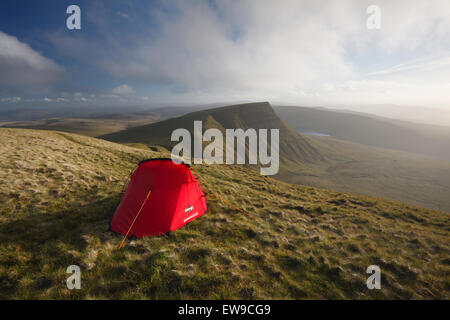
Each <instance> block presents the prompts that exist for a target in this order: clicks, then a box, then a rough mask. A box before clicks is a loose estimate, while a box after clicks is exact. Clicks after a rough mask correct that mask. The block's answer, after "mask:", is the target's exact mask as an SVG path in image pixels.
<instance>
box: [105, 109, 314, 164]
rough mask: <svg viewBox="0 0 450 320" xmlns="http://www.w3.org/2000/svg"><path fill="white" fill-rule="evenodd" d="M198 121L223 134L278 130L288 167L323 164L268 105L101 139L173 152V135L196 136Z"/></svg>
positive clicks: (192, 116) (203, 114)
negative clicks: (182, 131) (184, 132)
mask: <svg viewBox="0 0 450 320" xmlns="http://www.w3.org/2000/svg"><path fill="white" fill-rule="evenodd" d="M195 120H201V121H203V130H207V129H209V128H217V129H219V130H221V131H222V133H223V134H224V132H225V129H228V128H233V129H235V128H241V129H244V130H247V129H248V128H253V129H256V130H257V129H279V130H280V137H282V139H281V138H280V146H279V147H280V159H282V162H284V163H285V165H288V164H290V163H291V162H296V163H297V164H303V163H305V162H314V161H320V160H323V157H322V156H321V155H320V153H319V152H318V151H317V150H316V149H315V148H314V147H313V146H312V145H311V144H310V143H309V142H308V141H307V140H305V139H304V138H303V137H302V136H301V135H300V134H298V133H297V132H295V130H293V129H292V128H290V127H289V126H288V125H286V124H285V123H284V121H282V120H281V119H280V118H279V117H278V116H277V114H276V113H275V112H274V111H273V109H272V107H271V106H270V104H269V103H268V102H260V103H248V104H239V105H233V106H226V107H219V108H214V109H207V110H201V111H197V112H192V113H189V114H186V115H183V116H180V117H176V118H171V119H168V120H165V121H160V122H157V123H152V124H149V125H144V126H139V127H133V128H129V129H126V130H123V131H120V132H116V133H111V134H108V135H104V136H101V137H100V138H103V139H106V140H109V141H114V142H119V143H131V142H140V143H145V144H148V145H160V146H163V147H166V148H168V149H171V148H172V147H173V146H174V145H176V144H177V143H178V142H172V141H170V136H171V134H172V132H173V131H174V130H175V129H178V128H185V129H187V130H189V131H190V132H191V135H192V136H193V127H194V121H195ZM224 136H225V134H224Z"/></svg>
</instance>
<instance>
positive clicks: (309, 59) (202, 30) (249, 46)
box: [0, 0, 450, 110]
mask: <svg viewBox="0 0 450 320" xmlns="http://www.w3.org/2000/svg"><path fill="white" fill-rule="evenodd" d="M72 4H76V5H78V6H79V7H80V9H81V30H69V29H68V28H67V26H66V19H67V18H68V17H69V14H67V13H66V9H67V7H68V6H69V5H72ZM370 5H376V6H377V7H378V8H379V9H380V28H379V29H369V28H368V27H367V20H368V18H369V17H371V14H372V13H373V11H370V12H369V13H368V12H367V9H368V7H369V6H370ZM449 17H450V2H449V1H448V0H433V1H429V0H396V1H389V0H384V1H382V0H349V1H346V0H335V1H332V0H329V1H321V0H311V1H309V0H295V1H291V0H280V1H264V0H257V1H256V0H223V1H222V0H171V1H148V0H129V1H115V0H108V1H95V0H90V1H80V0H71V1H65V0H58V1H52V0H48V1H44V0H39V1H38V0H27V1H25V0H3V1H1V3H0V109H14V108H23V107H55V108H64V107H79V106H111V107H113V106H136V105H143V106H152V105H164V104H180V105H183V104H186V105H192V104H203V103H212V102H225V101H227V102H228V101H270V102H272V103H276V104H290V105H308V106H342V105H366V104H367V105H369V104H370V105H374V104H383V105H386V104H395V105H401V106H421V107H429V108H439V109H447V110H450V99H449V96H450V95H449V92H450V19H449Z"/></svg>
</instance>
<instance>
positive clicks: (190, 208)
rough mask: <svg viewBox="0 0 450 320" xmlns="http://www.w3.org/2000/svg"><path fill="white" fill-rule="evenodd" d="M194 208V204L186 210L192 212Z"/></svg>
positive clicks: (185, 210)
mask: <svg viewBox="0 0 450 320" xmlns="http://www.w3.org/2000/svg"><path fill="white" fill-rule="evenodd" d="M192 210H194V206H190V207H187V208H186V209H184V212H191V211H192Z"/></svg>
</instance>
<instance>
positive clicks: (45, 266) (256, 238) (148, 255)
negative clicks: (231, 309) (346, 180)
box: [0, 129, 450, 299]
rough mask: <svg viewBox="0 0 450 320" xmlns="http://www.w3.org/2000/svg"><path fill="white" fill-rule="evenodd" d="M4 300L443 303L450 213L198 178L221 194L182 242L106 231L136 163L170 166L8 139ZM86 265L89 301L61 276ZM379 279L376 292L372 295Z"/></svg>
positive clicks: (244, 180)
mask: <svg viewBox="0 0 450 320" xmlns="http://www.w3.org/2000/svg"><path fill="white" fill-rule="evenodd" d="M0 141H1V148H2V149H1V150H2V152H1V153H0V160H1V161H0V180H1V183H0V203H1V204H0V298H1V299H37V298H40V299H133V298H134V299H177V298H184V299H193V298H199V299H224V298H225V299H235V298H243V299H305V298H320V299H386V298H389V299H433V298H434V299H449V298H450V282H449V281H450V279H449V276H448V275H449V271H450V269H449V268H450V266H449V264H450V261H449V253H450V248H449V243H450V241H449V231H450V228H449V227H450V218H449V216H448V214H445V213H442V212H438V211H433V210H427V209H421V208H418V207H415V206H411V205H405V204H402V203H398V202H395V201H388V200H383V199H380V198H373V197H366V196H360V195H355V194H351V193H343V192H334V191H327V190H323V189H317V188H312V187H305V186H299V185H291V184H287V183H284V182H280V181H277V180H274V179H271V178H267V177H263V176H260V175H259V174H258V172H257V171H256V170H251V169H247V168H245V167H242V166H237V165H234V166H227V165H210V166H206V165H203V166H195V169H196V171H198V172H199V173H200V175H201V176H202V178H203V180H204V181H206V183H207V184H208V185H210V186H214V189H215V190H216V192H217V193H219V194H220V196H221V197H222V198H224V199H227V200H228V201H229V202H232V203H234V204H236V205H237V206H239V207H240V208H242V209H243V210H244V212H243V213H242V212H240V211H237V210H235V209H233V208H229V207H228V206H227V204H226V203H223V202H221V201H217V200H214V199H213V197H212V196H211V197H209V200H208V203H209V212H208V214H207V215H205V216H203V217H201V218H199V219H196V220H194V221H193V222H192V223H190V224H188V225H187V226H185V227H183V228H182V229H179V230H177V231H176V232H175V233H174V236H172V237H170V238H167V237H153V238H143V239H139V240H135V241H131V242H129V243H128V244H127V246H125V248H123V249H122V250H120V251H117V250H116V248H117V247H118V246H119V244H120V242H121V240H122V237H121V236H119V235H115V234H113V233H111V232H109V231H108V224H109V221H110V219H111V217H112V214H113V212H114V210H115V208H116V206H117V205H118V203H119V201H120V197H121V193H120V192H121V190H122V186H123V183H122V181H124V180H125V179H126V178H127V176H128V174H129V172H130V170H131V169H132V168H133V167H134V166H135V164H136V163H138V162H139V161H140V160H142V159H144V158H149V157H161V156H167V154H161V153H157V152H152V151H150V150H144V149H135V148H131V147H127V146H124V145H118V144H115V143H110V142H107V141H104V140H98V139H94V138H89V137H84V136H78V135H74V134H68V133H60V132H52V131H37V130H23V129H0ZM72 264H76V265H79V266H80V267H81V271H82V280H81V281H82V282H81V290H73V291H71V290H68V289H67V288H66V279H67V277H68V274H67V273H66V269H67V267H68V266H69V265H72ZM372 264H376V265H379V266H380V267H381V272H382V273H381V274H382V289H381V290H373V291H370V290H368V289H367V287H366V279H367V276H368V275H367V274H366V268H367V267H368V266H369V265H372Z"/></svg>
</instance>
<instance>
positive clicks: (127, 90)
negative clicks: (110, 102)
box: [111, 84, 135, 95]
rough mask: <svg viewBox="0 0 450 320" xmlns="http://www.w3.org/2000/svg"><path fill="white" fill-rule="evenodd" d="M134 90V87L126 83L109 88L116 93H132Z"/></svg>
mask: <svg viewBox="0 0 450 320" xmlns="http://www.w3.org/2000/svg"><path fill="white" fill-rule="evenodd" d="M134 92H135V91H134V89H133V88H132V87H130V86H129V85H126V84H122V85H120V86H117V87H115V88H114V89H112V90H111V93H112V94H118V95H127V94H133V93H134Z"/></svg>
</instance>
